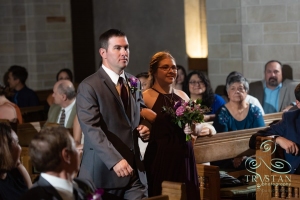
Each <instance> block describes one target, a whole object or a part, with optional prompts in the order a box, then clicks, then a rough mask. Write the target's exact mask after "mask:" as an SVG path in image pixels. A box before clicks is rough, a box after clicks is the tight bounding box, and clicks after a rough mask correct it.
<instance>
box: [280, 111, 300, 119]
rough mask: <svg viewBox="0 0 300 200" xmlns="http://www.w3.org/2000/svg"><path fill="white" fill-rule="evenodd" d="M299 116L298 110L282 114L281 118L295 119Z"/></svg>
mask: <svg viewBox="0 0 300 200" xmlns="http://www.w3.org/2000/svg"><path fill="white" fill-rule="evenodd" d="M299 116H300V109H296V110H291V111H287V112H284V113H283V116H282V117H283V118H284V117H285V118H296V117H299Z"/></svg>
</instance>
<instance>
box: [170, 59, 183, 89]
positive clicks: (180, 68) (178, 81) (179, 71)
mask: <svg viewBox="0 0 300 200" xmlns="http://www.w3.org/2000/svg"><path fill="white" fill-rule="evenodd" d="M176 67H177V76H176V79H175V82H174V84H173V85H174V88H175V89H177V90H183V89H184V83H185V79H186V71H185V69H184V67H183V66H181V65H176Z"/></svg>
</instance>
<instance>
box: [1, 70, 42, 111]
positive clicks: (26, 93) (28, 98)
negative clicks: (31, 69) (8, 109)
mask: <svg viewBox="0 0 300 200" xmlns="http://www.w3.org/2000/svg"><path fill="white" fill-rule="evenodd" d="M27 77H28V72H27V70H26V68H25V67H21V66H17V65H13V66H11V67H10V68H9V69H8V80H7V81H8V84H9V87H10V88H11V89H13V91H14V95H13V96H12V97H11V98H10V99H9V100H10V101H12V102H13V103H15V104H17V105H18V106H19V107H20V108H22V107H30V106H38V105H39V98H38V96H37V95H36V93H35V92H34V91H33V90H32V89H30V88H28V87H27V86H26V84H25V82H26V80H27Z"/></svg>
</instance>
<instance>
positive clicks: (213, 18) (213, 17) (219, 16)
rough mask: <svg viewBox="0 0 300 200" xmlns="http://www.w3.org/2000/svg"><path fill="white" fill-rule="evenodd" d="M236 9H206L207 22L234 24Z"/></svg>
mask: <svg viewBox="0 0 300 200" xmlns="http://www.w3.org/2000/svg"><path fill="white" fill-rule="evenodd" d="M236 12H237V9H224V10H207V22H208V24H235V23H236V22H237V17H236Z"/></svg>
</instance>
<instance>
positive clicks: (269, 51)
mask: <svg viewBox="0 0 300 200" xmlns="http://www.w3.org/2000/svg"><path fill="white" fill-rule="evenodd" d="M272 59H277V60H281V61H284V60H287V61H299V60H300V45H299V44H298V45H293V44H291V45H253V46H249V61H266V60H272Z"/></svg>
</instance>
